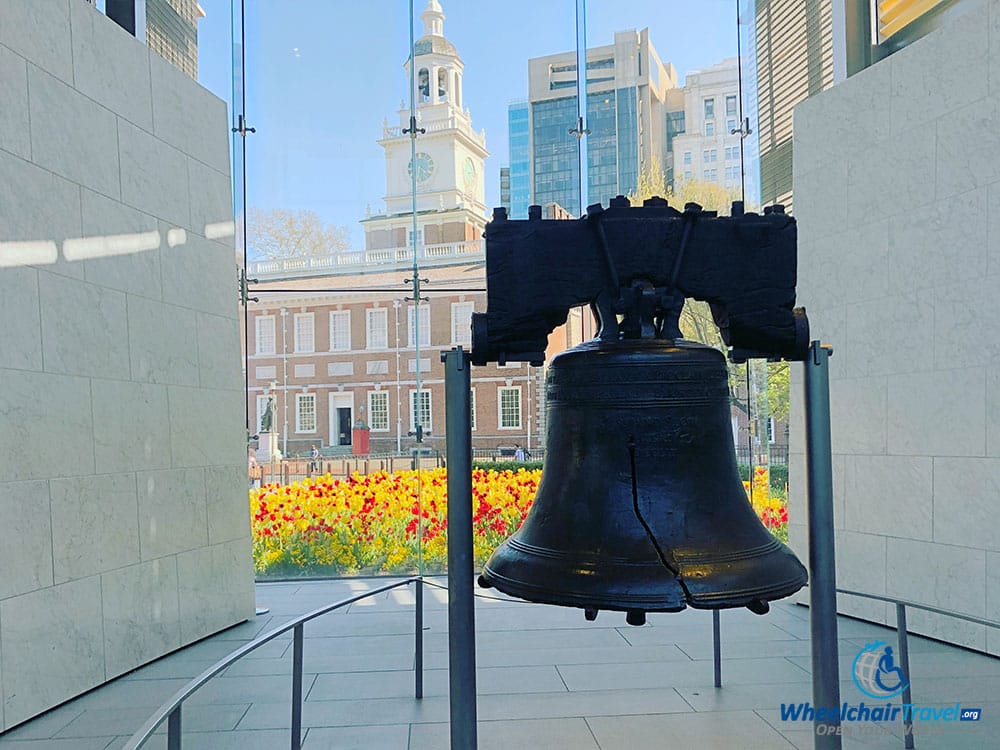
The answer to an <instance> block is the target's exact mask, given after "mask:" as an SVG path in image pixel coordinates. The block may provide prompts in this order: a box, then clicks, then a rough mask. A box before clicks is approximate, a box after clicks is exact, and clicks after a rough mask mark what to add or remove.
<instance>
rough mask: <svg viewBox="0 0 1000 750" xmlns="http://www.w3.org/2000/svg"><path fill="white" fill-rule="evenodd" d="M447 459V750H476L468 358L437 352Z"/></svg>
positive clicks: (462, 353)
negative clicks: (440, 364)
mask: <svg viewBox="0 0 1000 750" xmlns="http://www.w3.org/2000/svg"><path fill="white" fill-rule="evenodd" d="M441 360H442V361H443V362H444V371H445V422H446V427H447V452H448V453H447V455H448V683H449V684H448V695H449V706H450V709H451V719H450V722H451V750H476V746H477V738H476V610H475V605H476V603H475V598H474V596H475V595H474V593H473V566H474V564H475V560H474V557H473V552H472V420H471V413H470V406H471V404H470V401H471V399H470V396H469V389H470V384H471V379H470V377H469V353H468V352H466V351H464V350H463V349H462V347H457V348H455V349H452V350H451V351H449V352H442V353H441Z"/></svg>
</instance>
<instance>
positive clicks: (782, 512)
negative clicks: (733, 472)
mask: <svg viewBox="0 0 1000 750" xmlns="http://www.w3.org/2000/svg"><path fill="white" fill-rule="evenodd" d="M743 489H745V490H746V491H747V496H748V497H749V498H750V504H751V505H752V506H753V509H754V510H755V511H757V515H758V516H759V517H760V520H761V522H762V523H763V524H764V526H766V527H767V528H768V529H769V530H770V532H771V533H772V534H774V535H775V536H776V537H778V539H780V540H781V541H783V542H785V543H787V542H788V489H787V487H786V488H785V489H783V490H779V489H775V488H774V487H772V486H771V481H770V477H769V475H768V470H767V469H766V468H764V467H763V466H758V467H757V468H756V469H754V473H753V485H752V486H751V484H750V482H744V483H743ZM751 490H752V491H751Z"/></svg>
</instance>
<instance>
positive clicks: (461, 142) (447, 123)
mask: <svg viewBox="0 0 1000 750" xmlns="http://www.w3.org/2000/svg"><path fill="white" fill-rule="evenodd" d="M0 2H2V0H0ZM420 18H421V19H422V20H423V24H424V34H423V36H421V37H420V38H419V39H417V40H415V41H414V44H413V57H412V58H408V59H407V60H406V62H405V63H404V66H403V67H404V69H405V71H406V87H407V90H409V88H410V70H411V68H412V70H413V72H414V81H413V83H414V84H415V85H414V89H415V91H414V94H415V97H416V98H415V105H416V112H415V115H416V127H417V128H419V129H420V130H419V136H418V137H417V139H416V153H415V154H412V151H411V149H413V146H414V144H413V143H412V141H411V137H410V135H409V128H410V107H409V103H408V102H403V103H401V105H400V108H399V111H398V112H397V117H398V125H390V124H389V123H388V122H384V123H383V124H382V137H381V138H380V139H379V141H378V142H379V145H381V146H382V148H383V149H384V150H385V164H386V192H385V206H386V210H385V214H381V215H379V216H371V217H366V218H365V219H364V220H363V221H364V224H365V232H366V247H367V248H369V249H372V248H378V247H392V246H395V245H396V244H398V245H400V246H402V245H403V244H404V241H403V239H402V238H403V237H405V236H407V235H406V233H409V232H412V230H411V229H410V228H409V227H411V226H412V225H411V224H410V223H408V222H412V218H411V216H412V211H413V195H412V191H413V187H414V181H415V182H416V185H415V187H416V194H417V195H416V198H417V200H416V204H417V205H416V210H417V213H418V214H419V219H418V227H417V229H418V232H423V229H422V227H423V228H426V229H427V231H426V232H423V235H422V236H423V241H424V242H426V243H427V244H434V243H442V242H455V241H465V240H470V239H478V238H479V237H480V236H481V234H482V228H483V226H484V225H485V221H486V219H485V217H486V206H485V205H484V203H483V200H484V192H485V189H484V188H485V185H484V179H485V176H484V171H485V169H484V167H485V159H486V157H487V156H488V155H489V152H487V150H486V134H485V133H484V132H483V131H481V130H480V131H479V132H476V131H475V130H473V128H472V119H471V115H470V113H469V111H468V110H467V109H465V107H464V102H463V101H462V77H463V72H464V70H463V69H464V65H463V63H462V59H461V58H460V57H459V56H458V50H457V49H456V48H455V45H454V44H452V43H451V42H450V41H449V40H448V39H446V38H445V36H444V12H443V11H442V10H441V4H440V2H439V0H428V2H427V5H426V7H425V8H424V10H423V12H422V13H421V14H420ZM390 230H391V231H390ZM403 230H405V232H404V234H403V235H400V234H399V232H401V231H403ZM387 231H389V232H390V234H391V239H390V238H389V235H387V234H385V233H386V232H387ZM434 237H437V239H434ZM387 242H389V243H390V244H388V245H386V244H385V243H387Z"/></svg>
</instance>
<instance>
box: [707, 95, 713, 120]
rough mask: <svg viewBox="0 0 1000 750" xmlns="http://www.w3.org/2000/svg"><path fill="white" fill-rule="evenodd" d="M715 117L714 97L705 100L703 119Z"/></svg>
mask: <svg viewBox="0 0 1000 750" xmlns="http://www.w3.org/2000/svg"><path fill="white" fill-rule="evenodd" d="M713 117H715V99H706V100H705V119H706V120H711V119H712V118H713Z"/></svg>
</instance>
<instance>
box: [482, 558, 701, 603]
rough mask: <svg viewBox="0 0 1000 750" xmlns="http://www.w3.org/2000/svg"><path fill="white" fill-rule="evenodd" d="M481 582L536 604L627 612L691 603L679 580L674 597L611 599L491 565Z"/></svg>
mask: <svg viewBox="0 0 1000 750" xmlns="http://www.w3.org/2000/svg"><path fill="white" fill-rule="evenodd" d="M479 581H480V584H479V585H480V586H482V585H484V582H485V585H487V586H489V587H492V588H495V589H496V590H497V591H500V592H501V593H504V594H507V595H508V596H514V597H517V598H518V599H524V600H525V601H529V602H535V603H536V604H554V605H556V606H560V607H577V608H579V609H597V610H605V611H610V612H627V611H629V610H632V609H641V610H645V611H646V612H680V611H682V610H684V609H685V608H686V607H687V604H688V603H687V600H686V598H685V596H684V590H683V588H682V587H681V586H680V585H679V584H676V581H674V580H671V581H670V583H674V584H675V585H676V589H677V592H678V594H677V595H676V596H673V597H668V596H662V595H661V596H653V595H646V596H627V595H621V596H618V597H617V599H613V600H608V599H601V600H597V599H594V597H593V596H592V595H587V594H573V593H571V592H554V591H552V589H548V588H544V587H542V586H534V585H532V584H530V583H525V582H524V581H515V580H514V579H512V578H508V577H507V576H504V575H501V574H499V573H497V572H496V571H494V570H490V568H489V566H488V565H487V566H486V567H484V568H483V570H482V572H481V573H480V574H479Z"/></svg>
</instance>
